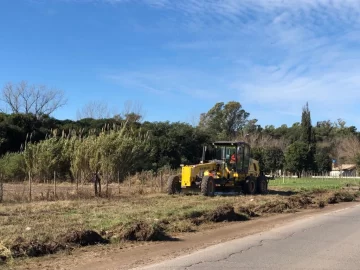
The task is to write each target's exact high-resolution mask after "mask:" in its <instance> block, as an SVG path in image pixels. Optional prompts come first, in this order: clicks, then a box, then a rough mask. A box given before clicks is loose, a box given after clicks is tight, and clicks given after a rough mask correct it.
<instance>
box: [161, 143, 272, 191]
mask: <svg viewBox="0 0 360 270" xmlns="http://www.w3.org/2000/svg"><path fill="white" fill-rule="evenodd" d="M250 151H251V149H250V145H249V144H247V143H245V142H241V141H216V142H213V143H212V144H211V145H210V146H204V148H203V155H202V159H201V161H200V163H199V164H195V165H186V166H183V165H182V168H181V174H180V175H172V176H170V177H169V178H168V182H167V193H168V194H170V195H171V194H176V193H180V192H187V191H192V192H193V191H197V192H198V191H200V193H201V194H202V195H204V196H214V195H215V193H228V192H235V193H245V194H256V193H257V194H266V193H268V181H269V180H268V178H267V177H266V176H265V175H264V173H263V172H261V170H260V167H259V162H258V161H257V160H254V159H252V158H251V157H250Z"/></svg>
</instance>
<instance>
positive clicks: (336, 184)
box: [269, 178, 360, 190]
mask: <svg viewBox="0 0 360 270" xmlns="http://www.w3.org/2000/svg"><path fill="white" fill-rule="evenodd" d="M359 184H360V179H356V178H285V179H283V178H276V179H275V180H271V181H270V182H269V188H271V187H276V188H286V189H291V190H313V189H328V190H336V189H341V188H342V187H345V186H347V185H348V186H358V185H359Z"/></svg>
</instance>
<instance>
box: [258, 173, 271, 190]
mask: <svg viewBox="0 0 360 270" xmlns="http://www.w3.org/2000/svg"><path fill="white" fill-rule="evenodd" d="M257 191H258V193H259V194H267V193H268V192H269V191H268V181H267V179H266V176H265V175H260V176H259V177H258V179H257Z"/></svg>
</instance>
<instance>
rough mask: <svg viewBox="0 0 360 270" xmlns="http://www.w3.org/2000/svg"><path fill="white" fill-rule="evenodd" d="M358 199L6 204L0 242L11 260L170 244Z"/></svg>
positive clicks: (325, 195)
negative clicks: (80, 248)
mask: <svg viewBox="0 0 360 270" xmlns="http://www.w3.org/2000/svg"><path fill="white" fill-rule="evenodd" d="M356 195H357V193H354V192H348V191H343V192H341V193H339V192H337V193H334V192H327V191H324V190H322V191H321V190H317V191H315V192H307V193H304V192H303V193H299V194H295V195H291V196H284V195H276V194H273V195H267V196H234V197H220V196H219V197H214V198H208V197H203V196H184V195H180V196H168V195H163V194H149V195H142V196H140V195H137V196H133V195H122V196H119V197H117V198H112V199H111V200H109V199H106V198H96V199H92V200H81V199H78V200H64V201H52V202H44V201H36V202H31V203H26V204H25V203H22V204H20V203H4V204H1V205H0V227H1V230H0V239H1V240H2V244H3V246H4V247H6V249H4V250H5V251H6V250H9V249H10V250H11V252H12V254H13V256H16V257H18V256H23V255H27V256H41V255H44V254H50V253H54V252H58V251H59V250H64V249H67V248H68V247H72V248H73V244H77V245H82V244H81V243H82V242H85V243H87V244H97V243H103V244H106V243H109V242H119V241H127V240H132V241H134V240H135V241H155V240H170V239H171V236H174V234H176V233H178V232H191V231H195V230H197V229H198V228H199V225H201V224H204V223H210V222H222V221H244V220H248V219H250V218H251V217H253V216H261V215H266V214H272V213H283V212H289V211H290V212H292V211H296V210H297V209H303V208H308V207H316V208H318V207H324V206H325V205H326V204H327V203H338V202H341V201H352V200H354V199H355V197H356ZM89 237H90V238H89ZM65 239H73V240H71V241H70V240H65ZM89 239H90V240H89ZM91 239H92V240H91ZM94 239H95V240H94ZM91 241H92V242H91Z"/></svg>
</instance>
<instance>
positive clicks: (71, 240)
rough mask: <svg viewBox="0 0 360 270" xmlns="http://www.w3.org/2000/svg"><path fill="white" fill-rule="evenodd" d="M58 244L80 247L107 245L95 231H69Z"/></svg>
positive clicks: (106, 241)
mask: <svg viewBox="0 0 360 270" xmlns="http://www.w3.org/2000/svg"><path fill="white" fill-rule="evenodd" d="M59 242H60V243H66V244H75V245H80V246H91V245H96V244H107V243H109V241H108V240H106V239H104V238H102V237H101V235H99V234H98V233H97V232H95V231H90V230H86V231H70V232H68V233H67V234H65V235H63V236H61V238H60V241H59Z"/></svg>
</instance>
